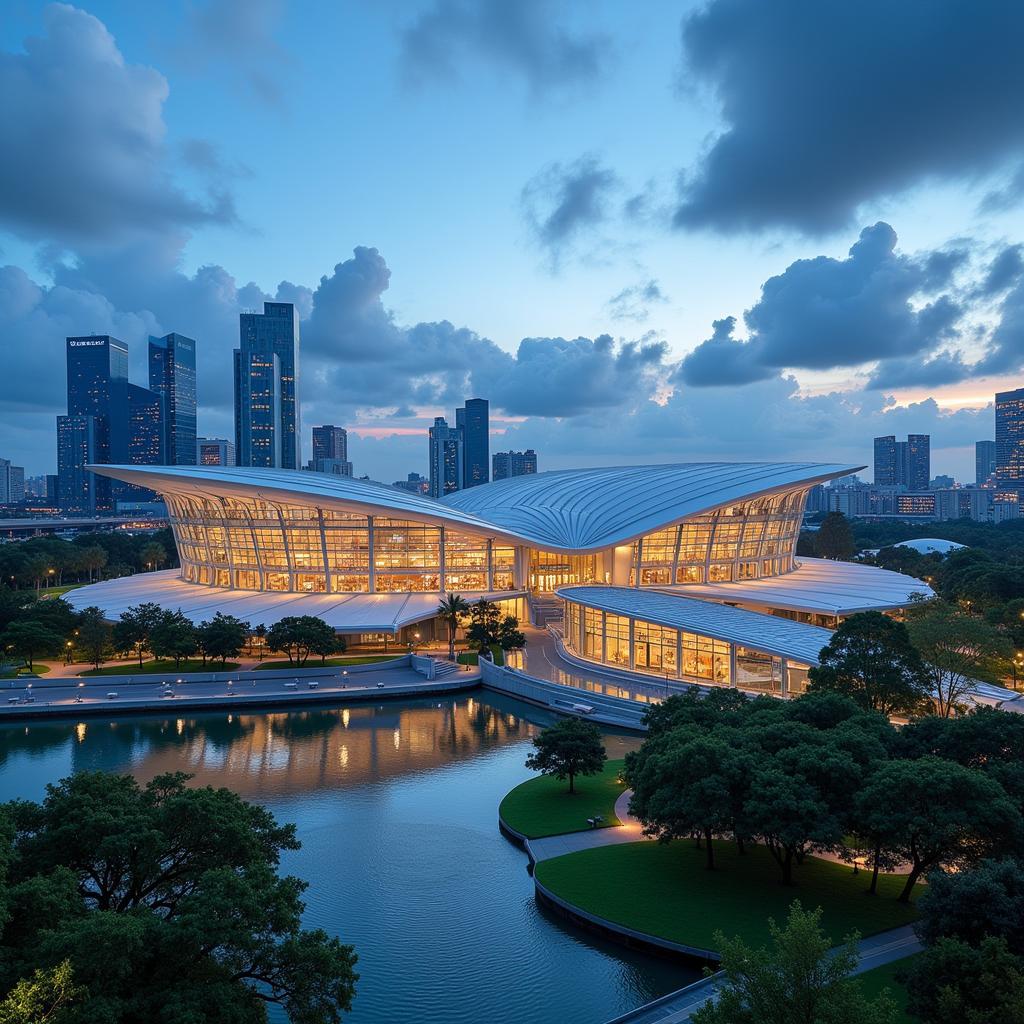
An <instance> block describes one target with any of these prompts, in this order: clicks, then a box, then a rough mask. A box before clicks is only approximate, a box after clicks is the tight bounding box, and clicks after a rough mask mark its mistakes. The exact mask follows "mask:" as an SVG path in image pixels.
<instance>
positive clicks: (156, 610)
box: [113, 601, 164, 668]
mask: <svg viewBox="0 0 1024 1024" xmlns="http://www.w3.org/2000/svg"><path fill="white" fill-rule="evenodd" d="M163 617H164V610H163V609H162V608H161V607H160V605H158V604H154V603H153V602H152V601H149V602H145V603H143V604H137V605H135V606H134V607H132V608H128V609H126V610H125V611H123V612H122V613H121V617H120V618H119V619H118V620H117V622H116V623H114V632H113V642H114V647H115V648H116V649H117V650H118V651H122V652H124V653H127V652H129V651H135V652H136V653H137V654H138V656H139V668H142V658H143V655H144V654H145V653H146V651H148V650H150V638H151V637H152V635H153V630H154V629H156V628H157V626H159V625H160V623H161V622H162V621H163Z"/></svg>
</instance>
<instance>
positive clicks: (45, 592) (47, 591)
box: [39, 583, 86, 598]
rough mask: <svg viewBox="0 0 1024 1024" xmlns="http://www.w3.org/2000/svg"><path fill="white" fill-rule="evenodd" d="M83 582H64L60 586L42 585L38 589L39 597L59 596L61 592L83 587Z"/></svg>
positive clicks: (64, 592)
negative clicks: (41, 587)
mask: <svg viewBox="0 0 1024 1024" xmlns="http://www.w3.org/2000/svg"><path fill="white" fill-rule="evenodd" d="M84 586H86V584H84V583H65V584H64V585H63V586H60V587H44V588H43V589H42V590H40V591H39V596H40V597H43V598H45V597H60V596H61V594H66V593H67V592H68V591H69V590H77V589H78V588H79V587H84Z"/></svg>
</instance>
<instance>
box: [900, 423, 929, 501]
mask: <svg viewBox="0 0 1024 1024" xmlns="http://www.w3.org/2000/svg"><path fill="white" fill-rule="evenodd" d="M906 444H907V446H906V449H905V450H906V470H905V477H904V479H903V480H902V481H901V483H905V484H906V485H907V487H909V488H910V489H911V490H912V491H926V490H927V489H928V482H929V481H930V480H931V478H932V454H931V444H932V439H931V436H930V435H929V434H907V442H906Z"/></svg>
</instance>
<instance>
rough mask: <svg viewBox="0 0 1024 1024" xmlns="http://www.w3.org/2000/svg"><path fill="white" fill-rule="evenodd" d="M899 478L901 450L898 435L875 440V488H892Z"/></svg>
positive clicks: (889, 435)
mask: <svg viewBox="0 0 1024 1024" xmlns="http://www.w3.org/2000/svg"><path fill="white" fill-rule="evenodd" d="M898 476H899V448H898V447H897V442H896V435H895V434H888V435H886V436H885V437H876V438H875V486H876V487H891V486H893V485H895V484H896V483H897V477H898Z"/></svg>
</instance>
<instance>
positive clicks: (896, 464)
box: [875, 434, 932, 491]
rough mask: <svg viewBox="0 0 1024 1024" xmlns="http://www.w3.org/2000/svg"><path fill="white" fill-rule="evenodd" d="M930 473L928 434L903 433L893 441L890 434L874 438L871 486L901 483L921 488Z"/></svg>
mask: <svg viewBox="0 0 1024 1024" xmlns="http://www.w3.org/2000/svg"><path fill="white" fill-rule="evenodd" d="M931 474H932V460H931V437H930V435H928V434H907V439H906V441H897V440H896V437H895V435H894V434H888V435H886V436H885V437H876V438H875V486H876V487H894V486H897V485H899V484H903V485H905V486H906V487H908V488H909V489H910V490H912V491H925V490H927V489H928V481H929V480H930V479H931Z"/></svg>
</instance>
